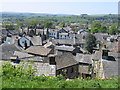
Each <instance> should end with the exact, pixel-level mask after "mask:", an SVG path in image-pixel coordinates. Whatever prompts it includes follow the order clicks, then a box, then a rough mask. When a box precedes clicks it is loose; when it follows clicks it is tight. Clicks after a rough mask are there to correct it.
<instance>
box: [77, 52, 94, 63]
mask: <svg viewBox="0 0 120 90" xmlns="http://www.w3.org/2000/svg"><path fill="white" fill-rule="evenodd" d="M76 61H77V62H79V63H86V64H92V55H88V54H87V55H84V54H79V53H78V54H77V55H76Z"/></svg>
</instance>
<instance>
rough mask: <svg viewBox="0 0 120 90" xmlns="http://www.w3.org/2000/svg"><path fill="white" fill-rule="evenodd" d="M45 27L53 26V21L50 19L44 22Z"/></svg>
mask: <svg viewBox="0 0 120 90" xmlns="http://www.w3.org/2000/svg"><path fill="white" fill-rule="evenodd" d="M44 27H45V28H52V27H53V23H52V22H50V21H46V22H45V23H44Z"/></svg>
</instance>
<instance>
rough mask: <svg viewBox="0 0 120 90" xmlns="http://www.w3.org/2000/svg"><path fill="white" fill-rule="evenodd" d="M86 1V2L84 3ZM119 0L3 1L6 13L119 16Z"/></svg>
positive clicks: (3, 8) (3, 9)
mask: <svg viewBox="0 0 120 90" xmlns="http://www.w3.org/2000/svg"><path fill="white" fill-rule="evenodd" d="M83 1H84V2H83ZM118 1H119V0H99V1H98V0H2V3H1V4H2V9H0V11H5V12H33V13H51V14H75V15H80V14H83V13H84V14H90V15H91V14H109V13H111V14H117V13H118Z"/></svg>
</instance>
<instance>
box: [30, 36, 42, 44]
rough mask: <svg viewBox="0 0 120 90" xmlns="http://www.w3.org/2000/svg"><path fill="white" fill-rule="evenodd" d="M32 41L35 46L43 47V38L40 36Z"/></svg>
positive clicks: (34, 37) (32, 38)
mask: <svg viewBox="0 0 120 90" xmlns="http://www.w3.org/2000/svg"><path fill="white" fill-rule="evenodd" d="M30 40H31V42H32V44H33V45H42V38H41V37H40V36H33V37H31V39H30Z"/></svg>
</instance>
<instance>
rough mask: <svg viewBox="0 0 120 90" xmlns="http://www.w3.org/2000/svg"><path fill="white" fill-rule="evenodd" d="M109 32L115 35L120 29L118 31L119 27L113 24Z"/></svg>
mask: <svg viewBox="0 0 120 90" xmlns="http://www.w3.org/2000/svg"><path fill="white" fill-rule="evenodd" d="M108 33H109V34H111V35H115V34H117V33H119V31H118V29H117V28H116V27H115V26H114V25H113V26H111V27H110V29H109V31H108Z"/></svg>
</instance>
